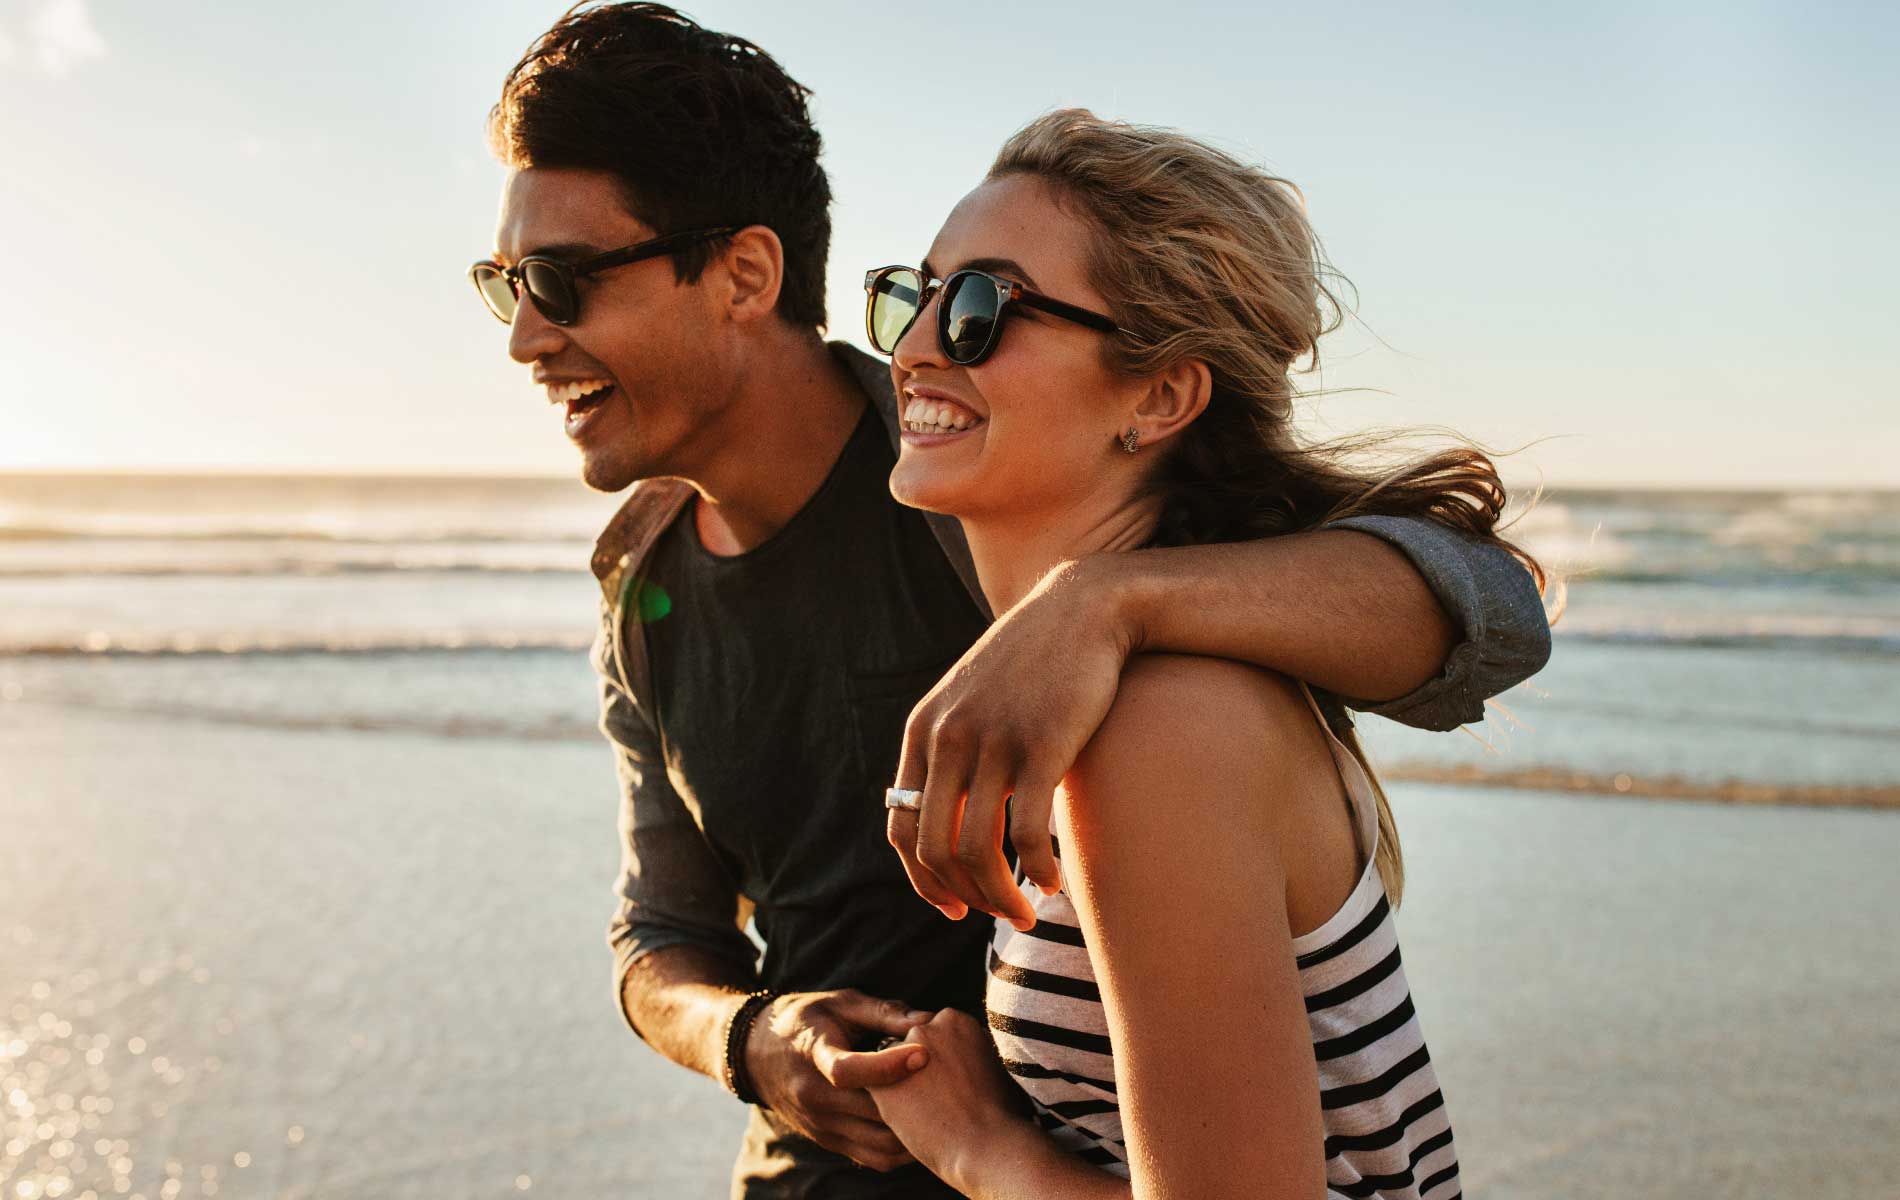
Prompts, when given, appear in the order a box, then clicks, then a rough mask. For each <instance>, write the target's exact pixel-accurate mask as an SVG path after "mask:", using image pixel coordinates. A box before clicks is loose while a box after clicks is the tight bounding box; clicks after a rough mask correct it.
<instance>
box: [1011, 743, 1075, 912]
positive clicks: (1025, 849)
mask: <svg viewBox="0 0 1900 1200" xmlns="http://www.w3.org/2000/svg"><path fill="white" fill-rule="evenodd" d="M1057 782H1059V780H1057V781H1052V780H1050V779H1049V778H1048V777H1047V776H1044V775H1038V774H1035V773H1033V768H1026V769H1025V770H1024V772H1023V773H1021V774H1019V775H1018V776H1017V779H1016V791H1015V794H1014V795H1012V796H1011V797H1010V798H1009V840H1010V844H1011V845H1013V846H1015V847H1016V865H1017V866H1019V867H1021V868H1022V871H1023V874H1024V875H1026V876H1028V878H1029V881H1030V882H1031V883H1033V884H1035V885H1036V886H1037V887H1039V888H1041V889H1042V892H1043V895H1045V896H1048V895H1054V894H1055V893H1056V892H1058V891H1060V890H1062V864H1061V863H1060V862H1058V861H1056V854H1055V848H1054V846H1053V845H1052V844H1051V839H1052V837H1053V835H1054V833H1055V822H1054V820H1053V816H1054V813H1055V802H1056V796H1055V792H1056V783H1057Z"/></svg>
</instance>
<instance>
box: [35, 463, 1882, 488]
mask: <svg viewBox="0 0 1900 1200" xmlns="http://www.w3.org/2000/svg"><path fill="white" fill-rule="evenodd" d="M35 478H37V479H48V478H60V479H165V480H185V479H206V480H218V479H223V480H247V481H256V480H267V479H278V478H283V479H298V480H337V481H344V480H352V479H363V480H399V479H426V480H451V481H454V480H469V481H475V480H492V481H504V480H505V481H519V482H531V483H557V482H569V481H572V482H574V483H580V482H581V480H580V476H579V475H578V473H569V472H560V471H535V470H523V469H520V468H506V467H432V466H422V465H418V466H413V467H394V466H377V467H358V468H350V467H311V466H270V465H267V464H266V465H259V466H218V465H211V466H180V465H172V466H124V467H100V466H53V467H15V466H5V465H0V479H35ZM583 486H585V485H583ZM1504 486H1505V488H1506V489H1507V490H1508V491H1511V492H1514V493H1521V492H1534V491H1537V490H1539V489H1541V490H1543V491H1545V492H1555V491H1595V492H1603V491H1625V492H1876V493H1890V492H1891V493H1900V485H1896V484H1893V483H1886V482H1880V483H1876V482H1872V481H1866V482H1845V483H1843V482H1828V483H1818V482H1813V481H1800V480H1787V481H1775V482H1767V481H1760V482H1754V483H1746V484H1743V483H1721V482H1686V483H1683V482H1678V483H1657V482H1654V481H1641V482H1637V481H1619V480H1598V481H1588V480H1568V481H1567V480H1561V479H1556V480H1553V479H1549V478H1543V479H1530V478H1520V479H1515V480H1514V479H1511V478H1508V477H1507V478H1506V479H1505V480H1504ZM621 490H622V491H624V490H626V489H624V488H623V489H621ZM602 494H603V495H605V494H607V493H602Z"/></svg>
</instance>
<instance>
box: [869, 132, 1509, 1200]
mask: <svg viewBox="0 0 1900 1200" xmlns="http://www.w3.org/2000/svg"><path fill="white" fill-rule="evenodd" d="M940 277H941V280H940ZM866 286H867V288H868V289H869V291H870V293H871V303H870V312H869V323H870V332H871V337H872V341H873V342H874V343H875V344H876V345H877V346H878V348H879V349H881V350H884V351H885V352H887V353H891V354H892V378H893V381H894V383H895V385H896V387H897V390H898V392H899V394H900V399H899V404H900V408H901V410H902V416H903V420H904V438H903V441H904V444H903V449H902V453H901V455H900V457H899V461H898V463H897V466H896V468H895V470H894V472H893V474H892V476H891V490H892V492H893V494H895V495H896V497H897V498H898V499H899V500H901V501H903V502H905V503H907V504H910V505H913V506H916V507H919V508H924V509H928V510H932V511H936V512H942V513H949V514H953V515H955V516H957V517H958V518H960V519H961V520H962V522H963V527H964V529H965V531H966V532H967V534H968V536H969V542H970V548H971V551H972V553H973V555H974V556H975V560H976V565H977V568H978V572H979V575H980V577H981V580H982V584H983V588H984V590H985V592H986V593H987V595H988V598H989V599H990V602H991V604H992V605H993V606H994V608H995V609H996V611H998V612H1001V611H1003V610H1004V609H1006V608H1008V607H1009V606H1011V605H1012V604H1014V603H1015V602H1017V601H1018V600H1019V599H1021V598H1022V597H1023V596H1024V595H1025V594H1026V593H1027V592H1028V591H1030V590H1031V589H1032V588H1034V587H1035V586H1036V584H1037V582H1038V581H1039V580H1040V579H1042V578H1043V577H1044V576H1045V575H1046V574H1047V573H1048V572H1049V571H1051V570H1052V569H1055V568H1056V567H1058V566H1059V565H1060V564H1062V563H1063V562H1065V561H1068V560H1071V559H1074V558H1077V557H1080V556H1082V555H1085V554H1092V553H1101V552H1114V551H1127V550H1134V549H1137V548H1140V547H1143V546H1148V545H1156V544H1179V543H1186V542H1217V541H1230V540H1237V539H1243V538H1254V537H1260V536H1268V535H1271V534H1273V533H1279V532H1292V531H1295V530H1300V529H1305V528H1309V527H1311V526H1314V525H1317V524H1319V523H1320V522H1322V521H1324V520H1327V519H1329V518H1335V517H1341V516H1345V515H1350V514H1355V513H1390V514H1405V515H1423V516H1428V517H1431V518H1433V519H1435V520H1438V521H1441V522H1443V523H1444V524H1446V525H1448V526H1451V527H1454V528H1456V529H1458V530H1460V531H1462V532H1464V533H1467V534H1469V535H1471V536H1474V537H1478V538H1482V539H1490V540H1495V539H1496V535H1495V533H1494V527H1495V526H1496V523H1497V520H1498V515H1499V511H1500V509H1501V507H1502V505H1503V501H1504V492H1503V489H1502V487H1501V486H1500V484H1499V482H1498V478H1497V475H1496V473H1495V470H1494V469H1493V467H1492V465H1491V463H1490V462H1489V461H1488V460H1486V459H1485V458H1484V457H1483V456H1482V455H1481V454H1479V453H1478V452H1476V451H1475V450H1471V449H1466V448H1458V449H1453V450H1449V451H1445V452H1441V453H1438V454H1436V455H1433V456H1430V457H1427V458H1424V459H1422V460H1420V461H1414V462H1409V463H1405V464H1403V465H1400V466H1396V467H1393V466H1389V465H1388V467H1387V468H1386V469H1383V470H1377V471H1362V470H1356V469H1354V468H1352V467H1350V466H1348V465H1346V464H1345V463H1343V462H1342V461H1341V460H1340V457H1339V455H1338V448H1337V447H1333V448H1330V449H1321V448H1313V447H1308V446H1304V445H1303V444H1302V443H1301V442H1299V441H1298V440H1297V439H1296V438H1295V437H1294V435H1293V432H1292V430H1291V427H1290V417H1291V407H1292V401H1293V398H1294V391H1293V387H1292V384H1291V382H1290V380H1289V373H1290V372H1291V371H1292V370H1293V368H1294V366H1295V364H1296V363H1297V362H1299V361H1300V360H1301V359H1302V358H1305V357H1308V356H1311V355H1314V354H1315V353H1316V343H1317V341H1318V339H1319V337H1320V336H1321V335H1322V334H1323V333H1325V332H1327V331H1328V330H1330V329H1331V328H1333V327H1334V326H1335V325H1336V324H1337V321H1338V312H1339V309H1338V305H1337V304H1336V303H1335V302H1334V300H1333V296H1332V294H1331V293H1330V291H1329V290H1328V288H1327V286H1326V268H1325V266H1324V260H1323V258H1322V257H1321V255H1320V252H1319V249H1318V243H1317V241H1316V239H1315V237H1314V235H1313V232H1312V230H1311V228H1310V227H1309V225H1308V224H1307V220H1306V216H1305V213H1304V211H1303V208H1302V206H1301V204H1300V202H1299V201H1298V199H1297V195H1296V193H1294V192H1293V190H1292V188H1291V187H1290V186H1289V185H1287V184H1285V183H1283V182H1282V181H1280V180H1278V179H1274V178H1272V177H1270V176H1267V175H1266V174H1264V173H1262V172H1260V171H1258V170H1256V169H1254V168H1252V167H1249V166H1247V165H1245V164H1242V163H1240V162H1238V161H1237V160H1235V159H1233V158H1231V157H1229V156H1227V155H1225V154H1222V153H1220V152H1218V151H1216V150H1213V149H1211V148H1209V147H1207V146H1205V145H1202V144H1201V143H1198V142H1196V141H1194V140H1192V139H1190V138H1187V137H1185V136H1183V135H1181V134H1178V133H1175V132H1172V131H1168V130H1160V129H1152V128H1144V127H1135V126H1129V125H1124V124H1119V123H1112V122H1106V121H1102V120H1100V119H1098V118H1096V117H1094V116H1093V115H1092V114H1090V113H1087V112H1083V111H1079V110H1071V111H1064V112H1056V113H1052V114H1049V115H1048V116H1045V117H1043V118H1041V119H1040V120H1037V121H1036V122H1034V123H1033V124H1031V125H1029V126H1028V127H1027V128H1025V129H1023V130H1022V131H1021V132H1020V133H1018V134H1017V135H1016V136H1015V137H1013V138H1012V139H1010V141H1009V142H1008V144H1007V145H1005V146H1004V147H1003V149H1002V151H1001V153H1000V154H999V156H998V158H997V160H996V163H995V165H994V166H993V167H992V168H991V171H990V173H989V176H988V178H987V180H986V181H985V182H984V183H983V185H982V186H980V187H978V188H977V189H976V190H975V191H973V192H971V193H970V194H969V195H968V196H966V197H965V198H964V199H963V201H962V202H961V203H959V204H958V206H957V207H956V209H955V210H954V211H953V212H952V213H951V215H950V217H949V219H948V220H947V221H946V222H945V224H944V226H943V229H942V231H941V232H940V233H939V234H938V236H937V239H936V241H935V242H934V243H933V245H932V247H931V250H930V255H929V257H928V258H927V259H926V260H925V262H924V263H923V265H922V268H921V270H912V269H908V268H885V269H883V270H881V271H876V272H872V273H871V275H870V276H868V277H867V280H866ZM920 304H921V308H920ZM1358 448H1362V449H1370V448H1376V447H1375V446H1374V445H1372V444H1369V443H1368V442H1365V441H1362V442H1361V443H1360V444H1359V446H1358ZM1525 561H1526V564H1527V566H1528V567H1529V568H1530V569H1531V570H1532V571H1533V572H1534V573H1535V572H1536V570H1537V568H1536V565H1535V564H1534V563H1531V562H1530V561H1529V560H1528V559H1526V560H1525ZM1539 580H1540V583H1541V575H1539ZM1375 602H1376V601H1375ZM1346 736H1347V737H1348V738H1350V737H1351V735H1350V734H1347V735H1346ZM914 769H915V768H914V767H913V765H912V764H911V762H909V761H908V760H907V761H906V763H905V764H904V765H903V766H902V767H900V770H899V780H898V782H899V785H900V788H903V789H917V788H921V787H923V786H924V784H925V781H924V780H922V779H918V778H912V777H910V774H911V773H912V772H914ZM899 795H900V797H901V793H899ZM1056 834H1057V838H1056V842H1057V854H1058V857H1059V860H1060V863H1061V868H1062V878H1063V887H1062V888H1061V890H1059V891H1057V892H1054V893H1053V894H1044V893H1043V892H1042V891H1041V890H1040V889H1038V888H1035V887H1033V886H1031V885H1028V884H1024V885H1023V886H1024V890H1025V893H1026V895H1027V896H1028V898H1029V899H1030V901H1031V903H1032V904H1033V905H1034V907H1035V909H1036V915H1037V921H1036V923H1035V925H1034V926H1033V927H1032V928H1029V929H1027V930H1018V929H1016V928H1013V927H1011V926H1010V925H1008V924H1006V923H1000V922H999V924H998V928H997V933H996V939H995V943H994V948H993V954H992V956H991V972H990V974H991V978H990V983H989V991H988V997H987V1005H988V1008H989V1010H990V1011H989V1022H988V1025H989V1028H988V1029H987V1030H985V1029H983V1028H982V1027H980V1026H979V1025H978V1024H977V1023H976V1022H975V1021H974V1020H972V1019H971V1018H969V1017H967V1016H965V1015H963V1014H960V1013H956V1012H948V1011H947V1012H944V1013H940V1014H938V1015H937V1016H936V1017H935V1018H934V1019H933V1020H932V1021H930V1022H929V1023H928V1024H926V1025H923V1026H921V1027H919V1028H918V1029H917V1030H915V1031H913V1032H912V1034H911V1035H910V1036H909V1038H908V1039H907V1040H909V1041H911V1042H913V1043H917V1044H919V1045H921V1046H922V1047H923V1048H924V1050H923V1052H922V1053H918V1052H913V1055H912V1057H913V1059H921V1060H925V1062H926V1065H924V1066H923V1067H922V1069H920V1070H918V1071H916V1073H915V1074H913V1075H912V1076H911V1077H910V1078H909V1079H907V1080H906V1081H905V1082H904V1083H902V1084H899V1085H897V1086H894V1087H891V1088H887V1089H881V1090H878V1091H876V1092H874V1093H873V1095H874V1097H875V1099H876V1101H877V1104H878V1107H879V1110H880V1112H881V1113H882V1115H883V1116H884V1118H885V1120H886V1121H887V1123H888V1124H889V1125H890V1127H891V1129H892V1130H893V1131H894V1132H895V1133H896V1134H897V1136H898V1137H899V1138H900V1139H902V1140H903V1142H904V1144H905V1146H906V1147H907V1148H908V1149H909V1150H910V1151H911V1153H912V1154H914V1155H915V1156H916V1157H917V1158H918V1159H919V1160H920V1161H922V1162H923V1163H925V1164H926V1165H927V1166H929V1167H930V1168H931V1169H932V1170H934V1171H936V1172H937V1173H938V1174H939V1175H940V1176H942V1177H943V1178H944V1179H945V1180H946V1181H948V1182H949V1183H951V1184H952V1185H953V1186H955V1187H957V1188H959V1189H960V1190H962V1191H963V1192H965V1193H966V1194H968V1195H970V1196H972V1197H978V1198H983V1200H987V1198H991V1197H999V1198H1000V1197H1015V1196H1023V1197H1029V1196H1036V1197H1051V1196H1078V1197H1081V1196H1087V1197H1094V1196H1102V1197H1125V1196H1130V1195H1133V1196H1141V1197H1148V1196H1187V1197H1197V1198H1205V1197H1216V1196H1247V1197H1261V1196H1276V1197H1277V1196H1288V1197H1292V1196H1301V1197H1316V1196H1320V1195H1322V1194H1337V1195H1343V1196H1370V1195H1381V1196H1405V1197H1413V1196H1416V1197H1423V1198H1424V1200H1446V1198H1448V1197H1452V1196H1456V1195H1457V1194H1458V1193H1459V1182H1458V1170H1457V1159H1456V1152H1455V1150H1454V1148H1453V1145H1452V1138H1451V1127H1450V1124H1449V1121H1448V1119H1447V1117H1446V1114H1445V1109H1444V1103H1443V1097H1442V1095H1441V1094H1440V1092H1439V1090H1438V1087H1437V1083H1436V1081H1435V1079H1434V1077H1433V1074H1432V1069H1431V1063H1430V1058H1429V1055H1428V1054H1427V1053H1426V1050H1425V1043H1424V1041H1423V1038H1422V1035H1421V1033H1420V1031H1419V1025H1418V1021H1417V1018H1416V1016H1415V1015H1414V1013H1413V1009H1412V1003H1411V999H1410V994H1409V990H1408V988H1407V986H1406V982H1405V976H1404V972H1403V970H1402V969H1401V968H1400V965H1399V955H1398V945H1397V940H1396V933H1395V931H1394V927H1393V923H1392V918H1391V914H1390V911H1389V908H1390V906H1391V905H1393V904H1396V903H1397V901H1398V899H1399V892H1400V887H1401V882H1402V871H1401V863H1400V856H1399V848H1398V841H1397V837H1396V831H1395V829H1394V827H1393V824H1392V819H1391V815H1390V812H1389V811H1388V809H1387V807H1386V804H1385V800H1384V797H1383V795H1382V794H1381V793H1380V791H1379V789H1378V787H1377V785H1376V783H1375V782H1374V781H1373V780H1372V779H1371V777H1370V775H1369V773H1368V772H1367V770H1366V769H1365V767H1364V764H1363V759H1362V756H1361V755H1360V754H1359V753H1358V749H1357V746H1356V745H1351V746H1348V745H1342V744H1341V743H1340V742H1339V741H1338V740H1336V739H1335V738H1334V737H1333V736H1332V734H1331V733H1330V732H1329V730H1328V727H1327V723H1326V722H1325V721H1324V720H1323V719H1322V718H1321V717H1320V715H1319V713H1318V710H1317V709H1316V707H1315V706H1314V704H1313V702H1312V698H1311V696H1310V695H1308V694H1307V693H1306V692H1305V690H1304V689H1303V688H1302V687H1301V686H1300V685H1299V684H1297V683H1295V682H1293V681H1291V680H1288V679H1286V678H1283V677H1279V676H1276V675H1273V674H1270V673H1268V672H1265V671H1262V670H1259V669H1257V668H1254V667H1250V666H1244V665H1241V664H1238V663H1234V662H1230V661H1225V660H1215V659H1207V658H1193V657H1178V656H1147V655H1144V656H1139V657H1138V658H1136V659H1135V660H1133V661H1132V662H1131V665H1130V667H1129V669H1128V671H1127V673H1126V676H1125V678H1124V682H1123V684H1122V687H1121V691H1120V694H1119V695H1118V697H1117V698H1116V700H1115V703H1114V706H1113V708H1112V710H1111V711H1110V713H1109V714H1108V717H1107V719H1106V720H1105V721H1104V722H1103V724H1102V726H1101V729H1100V731H1099V732H1098V733H1097V734H1096V735H1095V737H1094V739H1093V741H1092V742H1091V744H1090V745H1089V746H1088V748H1087V750H1086V751H1085V753H1084V754H1083V756H1082V757H1081V759H1080V760H1079V761H1078V762H1077V763H1076V764H1075V767H1074V769H1073V770H1072V771H1071V773H1070V774H1069V776H1068V777H1067V778H1066V780H1065V781H1064V784H1063V787H1062V789H1061V792H1060V794H1059V796H1058V800H1057V811H1056ZM992 1042H993V1047H992ZM999 1057H1000V1060H1001V1066H999V1065H998V1059H999ZM1005 1068H1006V1069H1007V1072H1008V1073H1007V1074H1005V1073H1004V1069H1005ZM1012 1077H1013V1082H1012ZM1023 1093H1027V1096H1028V1098H1029V1099H1030V1100H1032V1101H1033V1108H1034V1112H1033V1115H1025V1107H1026V1106H1025V1105H1024V1104H1023Z"/></svg>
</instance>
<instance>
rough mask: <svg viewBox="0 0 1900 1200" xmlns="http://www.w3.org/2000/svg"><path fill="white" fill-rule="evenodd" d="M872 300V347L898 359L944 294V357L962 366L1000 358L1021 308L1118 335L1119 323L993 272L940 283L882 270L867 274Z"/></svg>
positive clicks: (961, 274) (907, 271) (913, 272)
mask: <svg viewBox="0 0 1900 1200" xmlns="http://www.w3.org/2000/svg"><path fill="white" fill-rule="evenodd" d="M864 290H865V291H866V292H867V293H869V298H868V299H867V300H866V302H865V306H864V328H865V332H866V333H868V334H869V335H870V338H871V344H872V345H873V346H875V347H877V348H878V350H879V351H881V352H882V353H885V354H893V353H895V352H896V350H897V343H898V342H900V341H902V340H903V338H904V335H905V334H906V333H908V332H910V327H911V324H912V323H913V322H915V321H916V320H917V314H918V313H920V312H922V311H923V310H924V309H925V308H926V307H928V306H929V304H930V298H931V296H932V295H935V294H936V293H937V292H938V291H939V290H941V291H942V293H943V294H942V296H941V298H940V299H939V301H938V304H937V344H938V345H939V346H941V347H942V348H943V353H944V357H945V358H948V359H949V360H950V361H951V362H953V363H956V364H957V365H958V366H960V367H973V366H975V365H976V364H978V363H980V362H982V361H983V360H984V359H986V358H988V357H989V356H990V355H992V354H994V353H996V343H997V342H998V341H999V340H1000V339H1001V338H1002V336H1003V318H1005V317H1007V316H1008V315H1009V311H1010V309H1011V308H1012V307H1013V306H1015V305H1018V304H1021V305H1025V306H1027V307H1029V308H1034V309H1040V310H1041V311H1043V312H1046V313H1048V314H1049V315H1050V316H1052V317H1061V318H1062V319H1063V320H1065V321H1074V322H1075V323H1076V324H1077V325H1086V326H1088V327H1089V328H1090V329H1099V330H1101V331H1102V332H1103V333H1114V332H1115V329H1116V325H1115V322H1113V321H1111V320H1109V319H1108V318H1107V317H1105V316H1103V315H1102V314H1100V313H1094V312H1090V311H1089V310H1088V309H1086V308H1077V307H1076V306H1075V305H1073V304H1064V303H1063V302H1062V301H1060V300H1051V299H1050V298H1049V297H1047V296H1043V295H1039V294H1037V293H1036V292H1032V291H1030V290H1029V289H1028V288H1026V287H1024V286H1023V285H1022V284H1020V283H1011V282H1010V281H1009V280H1007V279H999V278H997V277H996V276H994V275H991V274H990V273H989V272H987V271H956V272H954V273H952V274H951V276H950V278H948V279H945V280H943V281H942V282H938V281H936V280H932V279H927V278H925V276H924V273H923V272H922V271H919V270H918V269H917V268H915V267H879V268H878V269H877V270H875V271H867V272H865V275H864Z"/></svg>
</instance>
